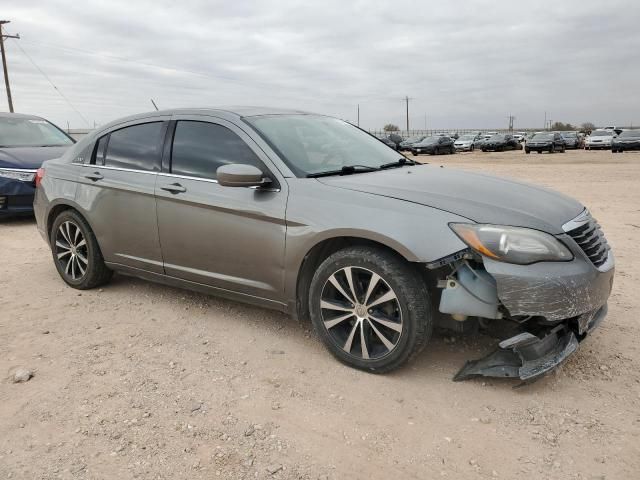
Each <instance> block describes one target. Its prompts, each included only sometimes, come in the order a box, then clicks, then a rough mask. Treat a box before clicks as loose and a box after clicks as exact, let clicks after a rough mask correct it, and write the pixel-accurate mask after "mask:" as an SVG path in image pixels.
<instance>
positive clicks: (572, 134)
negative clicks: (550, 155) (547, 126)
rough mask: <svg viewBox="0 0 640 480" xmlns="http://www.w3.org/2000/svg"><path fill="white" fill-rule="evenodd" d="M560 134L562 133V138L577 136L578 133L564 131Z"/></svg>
mask: <svg viewBox="0 0 640 480" xmlns="http://www.w3.org/2000/svg"><path fill="white" fill-rule="evenodd" d="M560 135H562V136H563V137H564V138H577V137H578V134H577V133H576V132H564V133H561V134H560Z"/></svg>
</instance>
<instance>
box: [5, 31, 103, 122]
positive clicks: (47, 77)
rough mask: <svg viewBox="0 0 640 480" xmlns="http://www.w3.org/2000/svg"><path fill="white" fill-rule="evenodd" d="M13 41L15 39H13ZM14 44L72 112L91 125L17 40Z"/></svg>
mask: <svg viewBox="0 0 640 480" xmlns="http://www.w3.org/2000/svg"><path fill="white" fill-rule="evenodd" d="M14 42H15V41H14ZM15 44H16V46H17V47H18V48H19V49H20V51H21V52H22V54H23V55H24V56H25V57H27V59H29V61H30V62H31V64H32V65H33V66H34V67H35V68H36V70H38V71H39V72H40V73H41V74H42V76H43V77H44V78H45V79H46V80H47V82H49V83H50V84H51V86H52V87H53V88H54V90H55V91H56V92H58V94H59V95H60V96H61V97H62V98H63V100H64V101H65V102H67V103H68V104H69V106H70V107H71V108H72V109H73V111H74V112H76V113H77V114H78V116H79V117H80V118H81V119H82V121H83V122H84V123H85V124H86V125H87V127H91V125H90V124H89V121H88V120H87V119H86V118H85V116H84V115H82V113H80V111H79V110H78V109H77V108H76V107H75V106H74V105H73V103H71V101H70V100H69V99H68V98H67V97H66V96H65V94H64V93H62V91H61V90H60V89H59V88H58V87H57V86H56V84H55V83H53V81H52V80H51V79H50V78H49V76H48V75H47V74H46V73H44V70H42V69H41V68H40V67H39V66H38V64H37V63H36V62H34V61H33V58H31V56H30V55H29V54H28V53H27V52H25V51H24V49H23V48H22V47H21V46H20V44H19V43H18V42H15Z"/></svg>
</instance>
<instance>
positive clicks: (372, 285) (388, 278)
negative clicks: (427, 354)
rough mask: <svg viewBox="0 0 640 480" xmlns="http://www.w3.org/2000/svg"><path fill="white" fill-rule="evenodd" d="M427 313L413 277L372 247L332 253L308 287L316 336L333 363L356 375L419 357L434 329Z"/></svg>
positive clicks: (420, 285) (427, 302)
mask: <svg viewBox="0 0 640 480" xmlns="http://www.w3.org/2000/svg"><path fill="white" fill-rule="evenodd" d="M431 308H432V307H431V302H430V297H429V293H428V291H427V288H426V286H425V284H424V282H423V280H422V279H421V278H420V276H419V275H418V274H417V272H416V271H415V270H413V268H411V266H410V265H409V264H408V263H407V262H405V261H404V260H403V259H402V258H400V257H399V256H398V255H396V254H394V253H392V252H389V251H386V250H383V249H379V248H375V247H349V248H346V249H344V250H340V251H338V252H336V253H334V254H333V255H331V256H329V257H328V258H327V259H326V260H325V261H324V262H322V264H321V265H320V266H319V267H318V269H317V271H316V273H315V275H314V276H313V279H312V281H311V287H310V294H309V311H310V313H311V322H312V324H313V328H314V330H315V332H316V334H317V335H318V336H319V337H320V339H321V340H322V342H323V343H324V345H325V347H326V348H327V349H328V350H329V351H330V352H331V354H332V355H333V356H334V357H336V358H337V359H338V360H339V361H341V362H342V363H344V364H346V365H348V366H350V367H354V368H358V369H360V370H366V371H369V372H374V373H385V372H390V371H391V370H394V369H396V368H398V367H400V366H401V365H403V364H404V363H406V362H407V361H409V360H410V359H411V358H412V357H414V356H415V355H416V354H418V353H419V352H420V351H421V350H422V349H423V347H424V346H425V345H426V343H427V341H428V340H429V338H430V336H431V331H432V329H433V313H432V310H431Z"/></svg>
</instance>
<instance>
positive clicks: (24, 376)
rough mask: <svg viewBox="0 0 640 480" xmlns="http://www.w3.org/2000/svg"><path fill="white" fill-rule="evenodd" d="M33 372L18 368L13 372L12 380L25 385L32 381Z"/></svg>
mask: <svg viewBox="0 0 640 480" xmlns="http://www.w3.org/2000/svg"><path fill="white" fill-rule="evenodd" d="M32 377H33V372H32V371H31V370H29V369H27V368H18V369H16V370H15V371H14V372H13V375H12V378H11V380H12V381H13V383H24V382H28V381H29V380H31V378H32Z"/></svg>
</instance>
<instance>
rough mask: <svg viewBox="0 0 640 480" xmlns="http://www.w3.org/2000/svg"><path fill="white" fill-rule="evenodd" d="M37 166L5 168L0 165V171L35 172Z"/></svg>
mask: <svg viewBox="0 0 640 480" xmlns="http://www.w3.org/2000/svg"><path fill="white" fill-rule="evenodd" d="M37 171H38V169H37V168H6V167H0V172H18V173H36V172H37Z"/></svg>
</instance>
